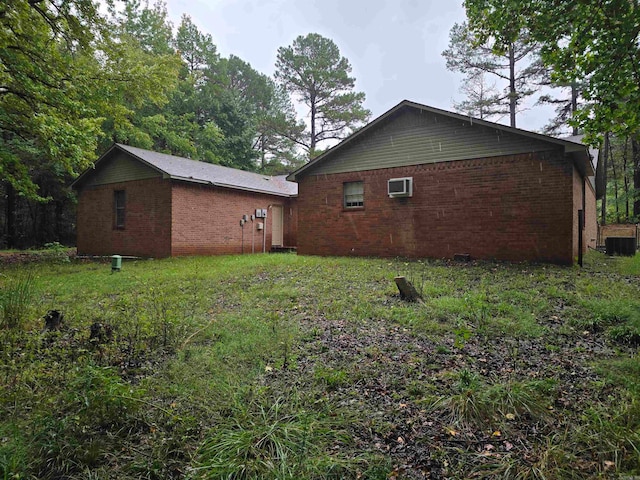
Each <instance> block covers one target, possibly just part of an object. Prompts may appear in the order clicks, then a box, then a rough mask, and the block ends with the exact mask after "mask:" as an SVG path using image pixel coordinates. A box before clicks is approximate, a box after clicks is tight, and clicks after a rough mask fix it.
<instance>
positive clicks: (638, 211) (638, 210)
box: [631, 138, 640, 222]
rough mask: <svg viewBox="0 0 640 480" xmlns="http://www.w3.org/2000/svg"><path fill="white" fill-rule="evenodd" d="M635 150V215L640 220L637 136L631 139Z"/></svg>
mask: <svg viewBox="0 0 640 480" xmlns="http://www.w3.org/2000/svg"><path fill="white" fill-rule="evenodd" d="M631 148H632V150H633V217H634V221H635V222H639V221H640V143H639V142H638V139H637V138H634V139H633V140H631Z"/></svg>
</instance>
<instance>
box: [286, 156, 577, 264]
mask: <svg viewBox="0 0 640 480" xmlns="http://www.w3.org/2000/svg"><path fill="white" fill-rule="evenodd" d="M572 169H573V167H572V165H571V164H570V163H569V162H567V161H566V160H565V159H564V158H562V156H561V154H554V153H551V152H549V153H538V154H523V155H511V156H504V157H495V158H489V159H477V160H463V161H457V162H443V163H439V164H431V165H419V166H411V167H400V168H390V169H381V170H372V171H364V172H352V173H340V174H333V175H318V176H314V175H307V176H305V177H303V178H302V179H301V180H300V182H299V194H298V210H299V222H300V225H299V229H298V252H299V253H301V254H317V255H364V256H384V257H395V256H400V257H435V258H443V257H444V258H451V257H453V255H454V254H456V253H468V254H470V255H471V256H472V257H473V258H494V259H501V260H515V261H520V260H528V261H549V262H555V263H571V262H572V261H573V256H572V233H573V232H572V227H573V222H572V219H573V197H572V186H573V179H572ZM405 176H407V177H408V176H410V177H413V181H414V186H413V197H411V198H389V197H388V195H387V180H388V179H389V178H395V177H405ZM359 180H362V181H364V204H365V206H364V208H363V209H361V210H348V209H344V208H343V206H342V194H343V193H342V191H343V182H348V181H359Z"/></svg>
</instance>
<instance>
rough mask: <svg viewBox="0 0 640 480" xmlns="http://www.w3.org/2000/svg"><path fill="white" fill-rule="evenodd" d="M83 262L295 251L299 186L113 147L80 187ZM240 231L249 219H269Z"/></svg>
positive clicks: (83, 177)
mask: <svg viewBox="0 0 640 480" xmlns="http://www.w3.org/2000/svg"><path fill="white" fill-rule="evenodd" d="M72 186H73V188H75V189H76V190H77V192H78V211H77V248H78V254H80V255H113V254H120V255H131V256H141V257H169V256H177V255H214V254H226V253H241V252H244V253H251V252H252V251H255V252H262V251H263V248H264V250H266V251H269V250H270V249H271V247H272V246H293V245H295V244H296V234H297V210H296V193H297V185H296V184H295V183H292V182H288V181H287V180H285V177H284V176H276V177H272V176H267V175H261V174H258V173H253V172H245V171H242V170H236V169H233V168H228V167H223V166H220V165H213V164H210V163H205V162H197V161H193V160H188V159H186V158H180V157H175V156H172V155H166V154H163V153H156V152H151V151H149V150H143V149H140V148H134V147H129V146H126V145H121V144H114V145H113V146H112V147H111V148H110V149H109V150H108V151H107V152H106V153H105V154H104V155H102V156H101V157H100V158H99V159H98V160H97V161H96V162H95V166H94V168H91V169H89V170H87V171H85V172H84V173H83V174H82V175H80V177H78V179H76V181H75V182H74V183H73V185H72ZM263 212H266V218H256V219H255V220H254V221H251V220H249V221H247V222H246V223H245V225H244V227H241V226H240V220H241V219H242V217H243V215H249V216H250V215H252V214H253V215H255V214H256V213H257V214H258V215H262V214H263Z"/></svg>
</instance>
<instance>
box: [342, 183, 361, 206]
mask: <svg viewBox="0 0 640 480" xmlns="http://www.w3.org/2000/svg"><path fill="white" fill-rule="evenodd" d="M357 207H364V184H363V182H347V183H345V184H344V208H357Z"/></svg>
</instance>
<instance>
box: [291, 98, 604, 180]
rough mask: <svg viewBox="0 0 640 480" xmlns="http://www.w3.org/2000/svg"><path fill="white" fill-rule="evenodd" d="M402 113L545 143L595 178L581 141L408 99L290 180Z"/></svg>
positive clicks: (583, 172) (330, 150) (302, 168)
mask: <svg viewBox="0 0 640 480" xmlns="http://www.w3.org/2000/svg"><path fill="white" fill-rule="evenodd" d="M401 110H416V111H420V112H429V113H432V114H436V115H441V116H444V117H448V118H451V119H454V120H456V121H460V122H463V123H465V124H468V125H470V126H471V125H480V126H483V127H489V128H491V129H494V130H497V131H501V132H507V133H509V134H512V135H518V136H521V137H527V138H529V139H532V140H535V141H538V142H544V143H546V144H548V145H550V146H551V147H557V148H562V149H563V151H564V153H565V154H569V155H570V156H571V157H572V159H573V161H574V163H575V165H576V166H577V167H578V170H579V171H580V172H581V173H582V174H583V175H586V176H589V175H593V167H592V164H591V160H590V158H589V153H588V151H587V148H586V146H585V145H583V144H582V143H580V142H579V141H571V140H564V139H559V138H554V137H550V136H547V135H542V134H539V133H534V132H530V131H528V130H522V129H519V128H514V127H508V126H506V125H501V124H499V123H494V122H489V121H486V120H481V119H479V118H474V117H469V116H467V115H461V114H459V113H455V112H450V111H447V110H442V109H439V108H435V107H430V106H428V105H423V104H420V103H416V102H411V101H409V100H403V101H401V102H400V103H399V104H397V105H396V106H395V107H393V108H391V109H390V110H388V111H387V112H385V113H383V114H382V115H380V116H379V117H378V118H376V119H375V120H373V121H371V122H370V123H368V124H367V125H365V126H364V127H362V128H361V129H360V130H358V131H357V132H355V133H353V134H351V135H350V136H349V137H347V138H345V139H344V140H342V141H341V142H340V143H338V144H337V145H335V146H334V147H332V148H330V149H329V150H327V151H326V152H324V153H322V154H321V155H319V156H318V157H316V158H315V159H313V160H311V161H310V162H309V163H307V164H305V165H303V166H302V167H300V168H299V169H297V170H296V171H294V172H293V173H291V174H290V175H289V176H288V177H287V180H290V181H297V179H298V178H300V177H302V176H304V175H305V174H306V173H309V171H310V170H313V169H314V167H315V166H317V165H318V164H321V163H324V162H325V161H327V160H328V159H330V158H331V157H332V156H333V155H334V154H335V153H336V152H339V151H341V150H343V149H345V147H347V146H349V145H351V144H352V143H353V142H354V141H355V140H357V139H360V138H362V137H363V136H365V135H366V134H367V133H369V132H371V131H373V130H375V129H376V128H378V127H380V126H381V125H383V124H384V123H385V122H386V121H387V120H390V119H391V118H392V117H393V116H394V115H395V114H396V113H398V112H399V111H401Z"/></svg>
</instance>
